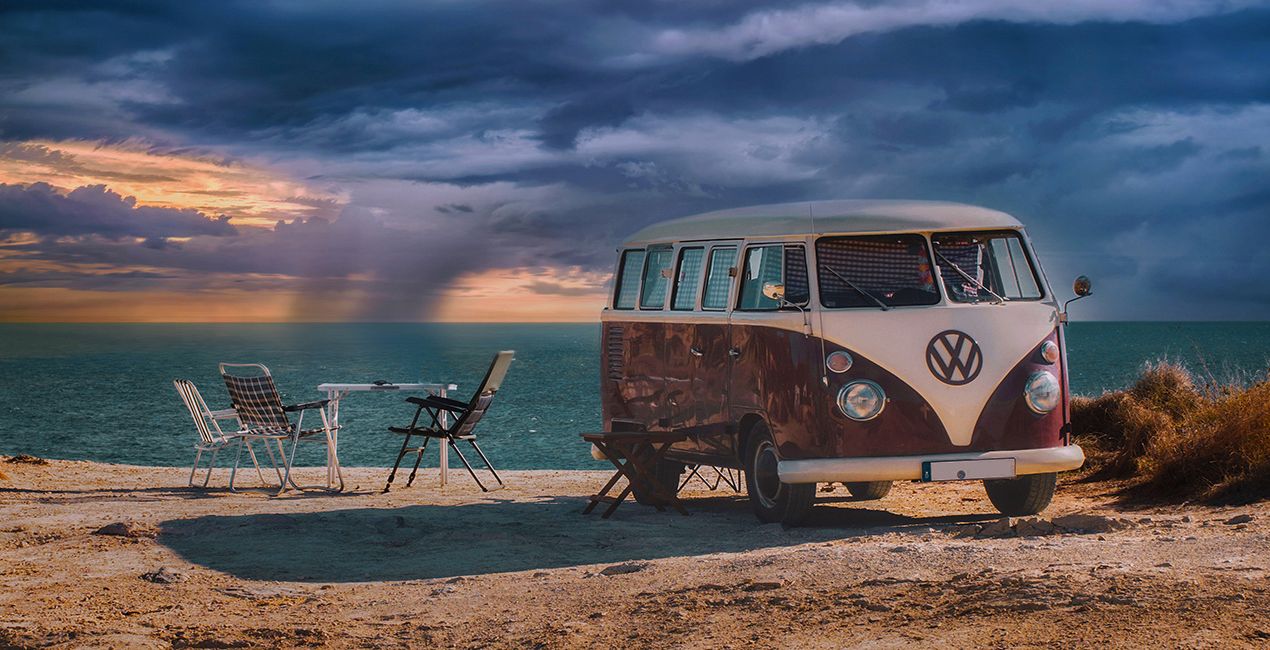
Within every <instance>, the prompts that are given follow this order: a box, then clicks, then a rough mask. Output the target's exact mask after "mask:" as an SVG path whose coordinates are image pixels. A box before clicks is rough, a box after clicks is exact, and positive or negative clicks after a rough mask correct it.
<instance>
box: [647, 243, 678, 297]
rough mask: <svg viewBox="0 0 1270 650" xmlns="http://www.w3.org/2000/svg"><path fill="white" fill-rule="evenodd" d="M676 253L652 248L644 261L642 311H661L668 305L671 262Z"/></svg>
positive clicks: (666, 249) (667, 249)
mask: <svg viewBox="0 0 1270 650" xmlns="http://www.w3.org/2000/svg"><path fill="white" fill-rule="evenodd" d="M673 256H674V251H673V250H671V249H670V248H669V247H667V248H650V249H649V250H648V257H647V258H646V259H645V260H644V289H643V291H642V292H640V294H639V295H640V298H639V308H640V309H661V308H662V307H664V306H665V305H666V285H667V284H669V283H670V278H669V277H668V276H669V275H670V262H671V260H672V259H673Z"/></svg>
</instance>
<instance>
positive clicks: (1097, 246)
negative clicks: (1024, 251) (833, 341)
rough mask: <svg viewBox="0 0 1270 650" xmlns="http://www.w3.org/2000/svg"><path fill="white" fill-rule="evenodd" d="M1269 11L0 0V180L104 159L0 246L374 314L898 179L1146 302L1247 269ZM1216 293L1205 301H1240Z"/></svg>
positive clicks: (1171, 6)
mask: <svg viewBox="0 0 1270 650" xmlns="http://www.w3.org/2000/svg"><path fill="white" fill-rule="evenodd" d="M1268 29H1270V9H1267V8H1264V7H1255V6H1252V4H1251V3H1248V2H1242V1H1238V0H1232V1H1230V2H1145V1H1134V2H1125V3H1102V2H1093V1H1092V0H1077V1H1076V2H1069V3H1061V4H1054V3H1049V4H1045V3H1033V2H1022V1H1008V2H987V1H986V0H970V1H967V2H944V1H937V0H908V1H901V2H887V3H882V2H863V1H862V2H807V3H801V4H788V3H771V2H760V1H758V0H746V1H745V2H728V3H720V2H704V3H703V2H698V3H668V2H617V3H590V2H581V1H580V0H576V1H575V0H565V1H563V2H555V3H538V2H515V3H513V2H466V3H370V4H369V5H366V6H361V5H359V6H356V7H355V6H352V5H346V4H340V3H259V2H237V1H226V2H218V3H162V2H145V1H138V2H132V3H129V4H128V5H126V6H125V7H123V8H116V7H102V6H96V5H94V6H91V7H89V6H87V5H84V6H82V7H81V6H76V5H64V6H59V7H56V8H55V9H50V8H48V7H47V6H46V5H44V4H41V3H8V4H6V6H5V9H4V10H0V138H3V139H4V140H3V141H0V183H9V184H10V185H20V186H23V187H28V188H29V187H32V186H34V185H33V184H35V183H38V182H45V183H48V184H49V185H52V186H55V187H57V188H61V190H60V191H59V192H54V193H55V194H58V195H59V196H60V198H61V203H66V202H67V201H69V199H68V197H67V196H65V193H66V191H67V190H69V189H70V188H76V187H82V186H101V185H104V186H105V188H107V189H100V188H98V189H96V190H93V191H92V192H95V194H92V196H93V197H95V198H94V200H90V201H88V203H89V204H90V206H91V207H92V208H93V212H92V214H95V215H98V216H96V217H92V218H87V217H83V216H82V215H81V216H67V217H61V216H53V217H49V216H48V215H49V214H54V215H60V214H61V213H49V212H48V211H47V210H45V212H43V213H41V214H45V215H46V216H45V217H35V216H32V215H33V214H36V213H31V212H28V211H23V212H21V213H20V214H11V213H9V212H6V213H4V214H5V216H4V217H3V218H4V219H5V220H6V221H7V220H12V219H21V220H25V221H23V223H26V226H24V227H25V228H28V229H31V230H34V229H35V228H37V227H38V228H42V229H43V230H42V231H41V232H44V233H45V234H43V235H41V236H39V237H35V238H34V239H29V240H28V239H22V240H21V241H20V242H18V243H13V242H11V241H8V240H5V238H4V237H0V241H5V242H6V243H3V244H0V255H5V256H8V257H4V258H3V259H0V265H3V264H6V263H12V261H11V256H14V255H20V256H22V257H23V258H24V259H30V258H35V259H37V260H38V261H40V262H42V263H46V264H52V265H62V267H59V270H60V271H61V272H64V273H69V274H74V273H82V274H83V275H84V280H83V281H84V283H85V285H86V286H87V285H88V284H89V283H91V282H95V280H92V279H91V278H89V277H88V276H90V275H92V274H100V273H101V272H102V270H101V269H100V268H98V267H97V265H104V266H106V267H111V266H112V265H113V267H114V270H115V271H118V272H121V273H124V272H130V271H138V272H154V273H159V274H160V275H163V276H174V277H156V278H149V277H142V276H137V277H134V278H131V279H129V278H123V277H121V278H117V279H115V280H113V281H112V282H113V283H114V286H125V285H126V286H135V287H136V288H137V289H138V290H139V291H140V290H146V289H150V288H154V287H156V286H172V285H173V283H185V284H180V286H181V287H182V289H183V290H190V291H197V290H199V289H198V288H199V287H200V286H203V287H221V286H225V285H226V284H227V283H238V284H239V285H241V286H249V287H252V288H253V289H255V290H259V291H262V292H268V291H287V290H292V289H297V288H298V290H300V291H303V292H309V294H310V295H312V296H314V297H315V298H314V299H313V300H307V301H304V302H305V303H306V304H305V305H301V306H297V308H296V311H297V313H306V314H311V313H314V311H315V310H320V309H321V303H322V301H323V300H327V299H329V300H327V302H328V303H329V302H334V301H335V300H336V299H337V298H336V296H343V298H339V300H343V301H345V302H348V303H350V304H353V305H355V308H354V309H352V311H351V313H353V314H354V315H356V316H357V317H367V318H377V317H381V316H382V317H407V316H409V315H410V314H418V313H424V311H423V310H424V309H425V307H421V305H424V304H426V303H428V302H429V301H432V300H433V296H434V295H435V293H436V286H437V285H441V286H453V285H454V284H455V283H457V282H469V281H475V280H471V279H473V278H476V279H480V280H481V281H488V282H493V280H491V279H490V278H493V277H501V276H499V275H498V274H499V273H502V272H504V271H506V270H508V269H525V268H550V269H554V271H553V272H552V273H553V274H554V275H553V274H549V275H548V276H546V277H544V278H542V279H541V281H542V282H544V283H546V284H543V285H541V286H539V287H537V289H540V290H542V291H544V292H548V293H534V291H533V290H531V288H530V287H529V286H528V285H527V284H526V282H527V281H521V280H517V282H518V284H516V285H515V286H516V287H517V289H516V290H517V291H520V292H521V294H518V295H527V296H532V295H540V296H544V297H545V296H548V295H550V293H549V292H550V291H552V290H553V288H552V286H551V283H555V284H556V285H559V286H560V287H563V288H564V289H565V290H567V291H576V290H579V289H576V286H577V285H576V284H574V283H570V282H562V281H560V278H559V277H558V276H559V274H561V273H564V271H562V269H571V268H580V269H583V271H584V272H585V273H599V274H604V275H607V273H608V272H609V270H610V269H611V267H612V262H613V260H612V252H613V247H614V246H615V245H616V244H617V243H618V242H620V241H622V239H623V238H624V237H625V236H627V235H628V234H630V233H631V232H633V231H635V230H637V229H639V228H640V227H642V226H644V225H647V224H648V223H651V222H654V221H658V220H662V219H666V218H671V217H676V216H682V215H686V214H692V213H695V212H702V211H707V210H711V209H717V208H724V207H732V206H738V205H746V204H757V203H770V202H779V201H786V200H807V199H828V198H850V197H893V198H927V199H946V200H960V201H966V202H971V203H978V204H983V205H987V206H990V207H994V208H1000V209H1005V210H1007V211H1011V212H1013V213H1015V214H1017V215H1018V216H1019V217H1020V218H1021V219H1022V220H1023V221H1024V222H1026V223H1027V224H1028V226H1029V229H1030V230H1031V232H1032V233H1033V235H1034V239H1035V241H1036V243H1037V246H1038V248H1039V249H1040V252H1041V256H1042V260H1043V262H1044V263H1045V264H1046V267H1047V269H1048V272H1049V275H1050V277H1051V279H1052V280H1053V281H1054V283H1055V284H1056V285H1065V284H1066V281H1065V278H1068V277H1070V276H1072V275H1075V273H1077V272H1090V273H1093V274H1094V275H1096V276H1098V277H1096V279H1097V280H1099V282H1100V285H1099V286H1100V291H1099V293H1100V296H1103V297H1104V299H1103V300H1104V301H1103V302H1098V301H1086V302H1084V303H1082V308H1083V309H1084V310H1086V313H1090V314H1096V315H1098V316H1100V317H1108V318H1110V317H1117V318H1128V317H1153V318H1155V317H1170V315H1171V314H1175V313H1181V314H1185V313H1187V309H1188V305H1189V304H1191V302H1192V301H1193V298H1192V297H1190V296H1184V295H1180V294H1178V293H1170V292H1169V291H1167V290H1166V289H1165V285H1168V286H1176V287H1189V288H1191V289H1188V291H1194V290H1197V289H1194V288H1197V287H1202V286H1205V285H1206V284H1208V285H1216V284H1220V285H1221V286H1223V287H1232V286H1238V283H1239V282H1240V281H1241V280H1240V278H1239V276H1238V274H1237V270H1238V268H1239V265H1240V264H1245V265H1248V268H1261V267H1260V266H1258V265H1259V264H1260V263H1261V262H1260V261H1259V260H1258V259H1256V258H1255V256H1253V255H1252V254H1251V253H1250V252H1249V249H1248V247H1247V242H1248V241H1260V240H1261V239H1264V237H1265V236H1267V235H1270V233H1267V232H1264V227H1263V226H1262V224H1263V223H1264V222H1265V219H1264V215H1265V214H1266V213H1267V211H1270V196H1267V194H1266V193H1265V189H1264V187H1265V180H1264V179H1265V178H1267V177H1270V157H1267V156H1266V155H1265V153H1264V152H1265V151H1266V150H1267V149H1268V148H1270V110H1267V108H1266V107H1267V106H1270V67H1267V66H1266V65H1264V62H1265V61H1267V60H1270V40H1268V39H1267V38H1266V36H1265V34H1266V33H1268V32H1267V30H1268ZM29 192H30V190H29V189H28V190H26V191H23V192H22V193H21V194H22V197H23V198H24V199H31V197H30V196H28V193H29ZM90 194H91V193H90ZM103 196H104V197H106V198H102V197H103ZM124 196H135V197H136V203H135V204H134V205H132V206H131V207H130V208H129V209H128V210H124V211H123V214H127V215H129V217H128V219H126V220H122V219H121V218H120V217H119V216H118V214H117V213H118V212H119V209H118V208H115V210H116V212H111V211H110V208H109V206H111V205H112V204H114V205H120V204H122V203H123V201H124V199H123V198H122V197H124ZM106 199H109V200H106ZM94 201H96V202H94ZM53 202H55V203H56V202H57V201H53ZM98 203H100V204H101V205H98ZM23 205H25V204H23ZM142 208H163V209H166V210H169V211H170V212H161V213H155V214H154V215H153V218H151V220H150V221H146V219H145V218H141V219H138V218H137V217H136V216H135V212H136V211H138V210H141V209H142ZM184 208H190V209H193V210H194V211H195V212H196V214H194V215H193V217H192V219H193V220H192V221H191V220H190V218H191V217H190V216H189V215H187V216H186V217H180V215H179V214H178V213H180V210H181V209H184ZM85 209H87V208H85ZM81 212H82V210H81ZM222 214H224V215H229V216H230V224H233V225H234V226H235V227H236V231H235V232H234V233H232V234H220V235H215V236H213V235H212V234H193V235H173V234H169V233H171V232H173V231H179V229H178V228H177V227H176V225H175V224H184V226H183V227H186V228H190V227H194V226H198V227H207V225H208V224H209V223H211V222H212V221H215V219H216V217H214V216H211V215H222ZM112 215H114V216H112ZM160 216H162V217H163V218H162V219H160V218H159V217H160ZM314 217H317V218H316V219H315V218H314ZM54 219H65V220H66V225H65V226H58V225H50V222H51V221H52V220H54ZM94 219H95V220H94ZM182 219H184V220H182ZM199 219H201V220H202V221H199ZM297 219H299V221H297ZM278 221H282V222H283V225H281V226H278V225H276V223H277V222H278ZM37 222H38V223H37ZM121 222H123V223H131V222H136V223H135V224H133V225H130V226H127V227H122V226H119V225H118V224H119V223H121ZM15 223H17V222H16V221H15ZM1202 223H1220V224H1221V227H1223V228H1231V229H1234V231H1237V232H1239V233H1241V235H1240V237H1239V238H1233V237H1226V238H1223V237H1215V236H1211V235H1206V234H1204V233H1203V232H1202V229H1201V230H1198V231H1195V230H1192V228H1193V226H1194V224H1202ZM145 224H149V225H145ZM156 224H159V225H156ZM191 224H193V225H191ZM160 225H161V226H162V227H160ZM211 226H212V227H215V224H211ZM4 228H6V232H15V231H14V230H13V229H12V228H11V227H10V226H9V225H7V223H6V225H5V226H4ZM58 228H61V229H64V230H69V231H74V232H75V233H77V234H65V233H63V234H54V233H53V232H51V230H56V229H58ZM112 228H113V229H114V230H113V231H112V230H111V229H112ZM129 228H131V230H129ZM121 233H122V234H121ZM1258 238H1261V239H1258ZM1201 242H1202V254H1200V253H1197V251H1199V250H1201ZM1200 258H1204V259H1213V260H1231V261H1232V262H1231V263H1230V264H1216V263H1206V264H1201V263H1199V262H1197V261H1196V259H1200ZM76 264H80V265H93V266H92V268H88V267H75V266H74V265H76ZM77 269H78V270H77ZM225 269H237V274H236V275H235V274H234V273H230V272H228V271H225ZM45 271H47V269H45ZM508 272H510V271H508ZM1161 278H1167V281H1166V282H1165V281H1164V280H1161ZM47 281H48V282H52V281H53V280H51V279H50V280H47ZM59 281H61V282H67V283H73V280H70V279H67V277H63V278H62V279H61V280H59ZM96 282H100V281H96ZM199 282H202V283H203V284H202V285H200V284H199ZM1161 282H1165V284H1163V285H1162V284H1161ZM128 283H135V284H128ZM498 286H501V285H498ZM1217 293H1218V292H1209V293H1208V294H1205V298H1204V300H1205V303H1206V304H1207V305H1209V309H1210V313H1212V314H1214V315H1215V317H1221V315H1222V314H1230V315H1234V316H1237V317H1254V316H1256V317H1270V301H1266V300H1263V299H1262V297H1261V296H1260V294H1259V293H1258V292H1255V291H1252V292H1248V293H1247V295H1245V296H1243V297H1242V298H1243V299H1240V297H1239V296H1236V295H1233V294H1231V295H1227V294H1222V295H1221V297H1220V298H1212V299H1210V298H1209V297H1208V296H1209V295H1217ZM404 297H410V298H409V299H406V298H404ZM486 299H488V301H489V302H488V304H486V305H485V307H483V308H489V309H494V308H496V307H497V306H498V302H499V301H498V300H497V297H487V298H486ZM504 302H505V301H504ZM1258 315H1259V316H1258Z"/></svg>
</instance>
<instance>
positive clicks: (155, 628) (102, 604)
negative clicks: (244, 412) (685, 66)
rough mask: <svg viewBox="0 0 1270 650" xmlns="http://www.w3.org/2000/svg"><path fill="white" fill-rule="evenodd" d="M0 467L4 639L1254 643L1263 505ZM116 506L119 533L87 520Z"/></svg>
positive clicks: (946, 488) (1268, 571)
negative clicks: (1012, 527) (259, 484)
mask: <svg viewBox="0 0 1270 650" xmlns="http://www.w3.org/2000/svg"><path fill="white" fill-rule="evenodd" d="M0 467H2V468H3V469H4V471H5V473H6V474H8V477H9V478H8V480H0V571H2V572H3V575H2V576H0V581H2V586H3V590H0V647H4V646H6V645H12V646H17V647H28V646H46V645H58V644H64V645H65V646H67V647H86V646H94V645H95V646H100V647H165V648H166V647H173V646H177V647H186V646H196V647H249V646H250V647H259V646H265V647H274V646H276V647H296V646H314V647H419V646H423V645H441V646H457V647H489V646H492V647H544V648H575V647H591V646H614V645H622V646H627V647H665V646H668V645H675V646H690V647H745V646H761V647H772V646H777V647H790V648H807V647H843V646H852V645H868V646H914V647H917V646H920V647H927V646H942V647H974V646H985V645H987V646H1001V647H1019V646H1050V645H1055V644H1066V645H1073V644H1074V645H1090V646H1107V645H1110V646H1123V647H1130V646H1133V647H1141V646H1146V645H1151V646H1156V647H1176V646H1182V647H1191V646H1197V647H1198V646H1207V647H1266V646H1268V645H1270V579H1268V576H1270V506H1268V505H1267V504H1259V505H1254V506H1245V507H1239V508H1223V509H1213V508H1207V507H1200V506H1187V507H1183V508H1177V507H1169V508H1148V509H1138V510H1133V511H1126V510H1118V509H1116V508H1115V505H1114V499H1113V498H1112V497H1109V496H1106V495H1103V494H1101V493H1100V490H1102V489H1105V488H1102V487H1098V486H1088V485H1079V484H1074V485H1063V486H1060V492H1059V497H1058V498H1057V499H1056V501H1055V504H1054V505H1053V506H1052V507H1051V508H1050V510H1049V511H1047V512H1046V513H1045V514H1044V517H1045V518H1046V519H1049V518H1053V517H1058V516H1060V515H1064V514H1070V513H1089V514H1098V515H1106V516H1110V517H1112V518H1113V521H1111V523H1112V524H1114V527H1117V528H1119V527H1121V526H1124V524H1122V523H1120V522H1121V520H1127V521H1128V522H1131V525H1128V526H1127V527H1124V528H1122V529H1120V530H1114V531H1108V532H1103V533H1084V534H1081V533H1073V532H1066V533H1060V534H1054V535H1046V536H1040V537H1022V538H1020V537H1016V536H1013V534H1011V536H1008V537H1003V538H984V537H974V536H970V535H972V534H973V533H974V531H975V530H976V529H975V528H974V527H972V526H970V524H980V525H982V524H991V522H993V521H994V520H995V519H996V517H994V516H993V515H992V514H991V513H992V510H991V508H990V505H989V504H988V503H987V501H986V499H985V498H984V497H983V492H982V488H981V487H980V486H978V485H976V484H965V485H962V484H955V485H951V484H945V485H915V484H902V485H897V486H896V489H895V490H894V491H893V492H892V493H891V495H890V496H889V497H887V498H886V499H885V500H882V501H878V502H869V503H861V502H850V501H847V500H845V499H844V498H842V497H843V496H845V494H844V492H843V491H842V490H841V488H840V489H839V490H837V491H835V492H833V493H828V494H824V495H822V496H823V497H824V500H823V501H824V503H823V505H820V506H818V507H817V509H816V511H815V513H814V514H813V516H812V520H811V522H810V525H809V526H808V527H806V528H800V529H792V530H786V529H782V528H781V527H780V526H779V525H766V526H762V525H758V524H757V522H756V520H755V519H754V518H753V517H752V515H751V514H750V513H749V510H748V505H747V504H746V502H745V501H744V500H743V498H741V497H737V496H734V495H722V494H720V493H711V492H705V491H693V492H690V493H688V494H687V497H688V498H689V502H688V505H689V509H690V510H691V512H692V513H693V514H692V516H690V517H681V516H679V515H676V514H672V513H658V512H656V511H655V510H653V509H651V508H645V507H642V506H637V505H634V504H630V505H625V506H623V507H622V508H621V509H620V510H618V512H617V514H616V515H615V516H614V518H613V519H611V520H608V521H603V520H600V519H599V518H598V517H596V516H594V515H592V516H586V517H584V516H582V515H580V514H578V512H579V511H580V510H581V508H582V505H583V503H584V497H585V495H586V494H589V493H590V492H591V491H593V490H595V489H596V488H597V487H598V486H599V485H600V484H601V483H602V482H603V480H604V479H605V478H606V475H604V474H600V473H586V472H546V471H543V472H509V473H508V474H509V476H508V477H507V478H508V479H509V483H510V485H511V487H510V488H509V489H507V490H504V491H500V492H494V493H491V494H489V495H482V494H481V493H480V492H479V491H478V490H477V489H476V487H475V486H474V485H472V484H471V483H470V482H469V481H468V480H467V478H466V476H462V475H458V474H452V475H451V476H452V478H453V479H454V482H453V483H452V485H451V486H449V487H448V488H446V489H445V490H444V491H441V490H439V489H437V488H436V487H435V476H433V475H432V474H429V475H427V476H424V477H421V480H420V482H418V483H416V485H415V486H414V487H413V488H410V489H401V490H397V491H394V492H393V493H391V494H389V495H380V494H378V493H377V492H376V491H375V489H374V488H376V487H378V486H379V485H381V483H380V481H381V480H382V477H383V475H384V474H385V472H384V470H379V469H356V470H351V472H350V474H351V475H352V478H353V480H352V482H351V484H352V485H357V486H359V487H357V488H356V489H355V490H354V491H353V492H352V493H351V494H346V495H341V496H325V495H322V496H317V495H294V496H286V497H282V498H271V497H270V496H268V495H267V494H266V493H264V492H260V491H254V490H253V491H251V492H247V493H242V494H236V495H233V494H228V493H226V492H224V491H223V490H216V491H212V492H207V493H205V492H202V491H197V490H190V489H187V488H184V487H182V486H183V485H184V478H185V477H184V475H183V473H182V472H181V470H179V469H163V468H138V467H126V466H108V465H97V464H92V463H79V462H60V461H53V462H51V463H50V464H48V465H31V464H11V463H3V464H0ZM223 482H224V476H223V475H222V476H216V477H214V478H213V484H214V485H223ZM247 483H248V482H246V481H244V484H247ZM698 487H700V486H698ZM1239 515H1251V520H1250V521H1247V522H1244V523H1237V522H1239V521H1240V519H1235V520H1234V521H1235V522H1236V523H1229V524H1228V523H1225V522H1227V521H1230V520H1232V518H1235V517H1237V516H1239ZM114 522H128V523H129V524H130V525H129V526H127V527H125V528H126V530H125V531H123V532H130V533H131V534H132V535H134V536H132V537H129V536H116V535H101V534H93V532H94V531H95V530H97V529H98V528H100V527H102V526H104V525H106V524H111V523H114ZM1041 528H1045V527H1044V526H1042V527H1041ZM985 532H989V533H990V532H991V526H989V528H988V531H985ZM160 569H164V571H162V572H159V570H160ZM155 572H159V573H158V575H154V574H155ZM147 574H149V575H147ZM143 575H146V576H147V577H143Z"/></svg>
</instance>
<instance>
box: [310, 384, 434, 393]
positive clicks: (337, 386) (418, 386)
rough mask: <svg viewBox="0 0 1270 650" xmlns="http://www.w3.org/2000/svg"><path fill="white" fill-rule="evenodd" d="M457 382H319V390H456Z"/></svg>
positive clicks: (348, 391) (327, 391)
mask: <svg viewBox="0 0 1270 650" xmlns="http://www.w3.org/2000/svg"><path fill="white" fill-rule="evenodd" d="M457 388H458V386H457V385H456V384H436V383H430V384H423V383H409V384H393V385H391V386H376V385H375V384H318V387H317V389H318V391H320V392H323V393H329V392H332V391H337V392H342V393H352V392H356V391H376V392H385V393H391V392H398V391H403V390H404V391H421V390H456V389H457Z"/></svg>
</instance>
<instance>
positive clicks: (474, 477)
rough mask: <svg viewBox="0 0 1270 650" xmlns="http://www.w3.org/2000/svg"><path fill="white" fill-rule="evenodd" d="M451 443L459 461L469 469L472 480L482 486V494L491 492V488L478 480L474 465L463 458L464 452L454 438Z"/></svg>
mask: <svg viewBox="0 0 1270 650" xmlns="http://www.w3.org/2000/svg"><path fill="white" fill-rule="evenodd" d="M449 441H450V448H451V449H453V450H454V453H456V454H458V455H459V460H461V461H463V466H464V467H466V468H467V473H468V474H471V475H472V480H473V481H476V484H477V485H478V486H480V488H481V492H489V488H487V487H485V484H484V483H482V482H481V479H479V478H477V476H476V471H475V470H473V469H472V465H471V464H469V463H468V462H467V458H464V457H463V452H461V451H459V446H458V445H456V444H454V438H450V439H449Z"/></svg>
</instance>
